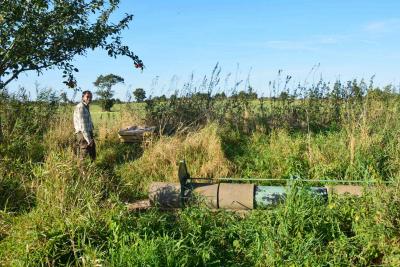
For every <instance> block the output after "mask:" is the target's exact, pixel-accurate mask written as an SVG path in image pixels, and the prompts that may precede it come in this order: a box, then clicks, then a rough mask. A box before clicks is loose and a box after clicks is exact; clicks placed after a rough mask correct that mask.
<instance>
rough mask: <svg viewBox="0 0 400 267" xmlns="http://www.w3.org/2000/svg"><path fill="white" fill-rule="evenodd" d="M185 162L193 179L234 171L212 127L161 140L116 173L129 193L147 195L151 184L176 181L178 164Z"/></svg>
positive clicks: (222, 174) (215, 129)
mask: <svg viewBox="0 0 400 267" xmlns="http://www.w3.org/2000/svg"><path fill="white" fill-rule="evenodd" d="M183 159H185V160H187V162H188V167H189V172H190V173H191V175H192V176H193V177H210V176H213V175H214V176H217V177H218V176H227V175H228V174H229V173H230V171H231V165H230V163H229V161H228V160H227V159H226V158H225V156H224V153H223V151H222V147H221V140H220V137H219V136H218V134H217V126H216V125H214V124H212V125H209V126H207V127H206V128H204V129H202V130H200V131H199V132H196V133H192V134H189V135H187V136H185V137H182V136H174V137H161V138H160V139H159V140H158V141H157V142H155V143H154V144H153V145H152V146H150V147H148V148H147V149H146V150H145V151H144V154H143V155H142V157H141V158H140V159H138V160H136V161H132V162H128V163H126V164H123V165H122V166H121V167H120V168H118V170H117V172H118V173H119V175H120V176H121V177H122V178H123V180H124V183H125V184H126V186H127V187H130V190H132V191H135V192H139V191H141V192H146V191H147V187H148V185H149V184H150V182H152V181H169V182H177V181H178V176H177V173H178V165H177V163H178V162H179V161H180V160H183Z"/></svg>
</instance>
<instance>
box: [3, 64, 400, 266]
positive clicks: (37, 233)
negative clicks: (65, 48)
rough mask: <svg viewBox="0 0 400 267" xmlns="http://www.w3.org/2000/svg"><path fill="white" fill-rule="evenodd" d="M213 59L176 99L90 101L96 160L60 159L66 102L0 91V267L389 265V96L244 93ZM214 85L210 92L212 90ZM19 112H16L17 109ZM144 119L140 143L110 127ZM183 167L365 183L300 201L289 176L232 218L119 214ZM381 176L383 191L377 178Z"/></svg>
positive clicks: (345, 89)
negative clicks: (223, 81) (154, 132)
mask: <svg viewBox="0 0 400 267" xmlns="http://www.w3.org/2000/svg"><path fill="white" fill-rule="evenodd" d="M219 75H220V70H219V68H218V66H217V67H216V68H215V69H214V71H213V73H212V75H211V77H210V78H205V80H204V81H203V83H202V85H201V86H198V87H196V86H195V85H193V84H190V83H188V84H187V85H185V86H186V87H185V88H184V89H185V90H183V91H184V92H185V93H184V94H181V95H180V94H179V93H177V94H176V95H175V96H174V97H172V98H170V99H151V101H149V102H148V103H147V105H146V106H142V104H141V105H140V106H138V105H136V104H123V105H120V106H118V108H121V109H120V110H118V111H114V112H111V113H102V112H97V111H96V106H93V107H92V109H91V112H92V115H93V118H94V120H95V126H96V141H97V144H98V159H97V160H96V162H94V163H88V162H83V163H82V162H79V161H77V159H76V158H75V156H74V154H73V143H74V137H73V130H72V121H71V120H72V107H71V106H68V105H65V106H59V104H58V102H57V101H56V100H55V95H54V94H51V93H49V92H48V93H45V92H43V93H42V94H41V98H40V99H37V100H36V101H31V100H30V99H29V98H28V97H27V96H26V94H25V93H24V92H23V91H21V92H20V94H19V95H18V94H17V95H12V94H10V93H8V92H2V97H1V106H0V111H1V113H0V114H1V130H2V131H1V133H2V137H3V139H2V140H1V143H0V156H1V159H0V207H1V209H0V210H1V211H0V265H2V266H3V265H4V266H59V265H62V266H76V265H78V266H81V265H82V266H100V265H101V266H149V265H150V266H177V265H184V266H196V265H207V266H231V265H234V266H282V265H284V266H286V265H293V266H299V265H305V266H320V265H323V266H325V265H333V266H337V265H339V266H353V265H355V266H370V265H386V266H397V265H399V264H400V246H399V239H400V220H399V218H400V209H399V207H400V205H399V204H400V198H399V195H400V194H399V192H400V183H399V181H400V180H399V177H400V167H399V166H400V164H399V163H400V156H399V155H400V153H399V152H400V145H399V141H400V139H399V136H400V135H399V133H400V127H399V125H400V124H399V116H398V113H399V107H400V99H399V96H398V94H397V93H396V92H393V87H387V88H385V89H383V90H381V89H379V88H376V87H374V86H373V85H372V84H369V85H367V84H366V83H365V82H357V81H351V82H349V83H344V84H342V83H339V82H337V83H335V84H333V85H332V86H331V85H330V84H329V83H325V82H324V81H319V82H318V83H316V84H315V85H310V86H303V85H296V86H291V85H290V78H289V77H286V79H285V81H284V83H283V85H278V84H279V83H278V82H277V83H275V84H273V83H271V85H270V86H271V89H272V90H275V92H276V93H275V96H271V97H268V98H266V97H264V98H260V97H258V98H257V97H256V96H255V95H254V91H252V88H251V87H249V86H246V88H245V90H243V91H240V90H238V88H239V85H240V82H235V84H234V85H233V87H232V88H230V90H231V91H230V92H226V94H225V95H223V94H221V92H220V90H219V80H220V78H219ZM216 92H217V93H218V95H216ZM21 114H22V115H21ZM144 123H148V124H149V123H152V124H153V123H154V124H155V126H158V130H159V131H158V133H160V135H158V136H157V137H156V138H155V139H154V140H153V142H152V144H151V145H149V146H146V147H144V146H140V145H135V144H121V143H119V140H118V137H117V130H118V129H119V128H122V127H125V126H128V125H130V124H144ZM181 159H186V160H187V162H188V164H189V168H190V172H191V174H192V175H193V176H200V177H201V176H203V177H212V176H214V177H220V176H234V177H264V178H289V177H292V176H299V177H303V178H310V179H319V178H324V179H339V180H340V179H346V180H348V179H350V180H375V181H377V182H378V185H377V186H375V187H365V190H366V194H364V195H363V196H362V197H360V198H355V197H349V196H347V197H338V196H332V197H330V199H329V200H328V202H325V201H323V200H321V199H319V198H313V197H312V196H310V195H309V194H307V193H305V191H303V190H302V188H303V187H305V186H306V185H302V184H298V186H296V187H292V188H291V190H290V191H289V194H288V197H287V199H286V202H285V203H282V204H280V205H278V206H277V207H275V208H271V209H267V210H255V211H252V212H250V213H248V214H247V215H246V216H240V215H238V214H235V213H231V212H226V211H218V212H212V211H209V210H207V209H205V208H203V207H193V208H187V209H184V210H180V211H175V212H161V211H159V210H157V209H156V208H153V209H150V210H149V211H146V212H129V211H127V209H126V208H125V202H126V201H132V200H136V199H138V198H142V197H146V195H147V186H148V185H149V183H150V182H151V181H177V165H176V163H177V161H178V160H181ZM389 180H390V181H392V182H393V184H392V185H391V186H390V187H386V186H381V185H379V182H380V181H389Z"/></svg>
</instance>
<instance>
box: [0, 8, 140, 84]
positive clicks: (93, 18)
mask: <svg viewBox="0 0 400 267" xmlns="http://www.w3.org/2000/svg"><path fill="white" fill-rule="evenodd" d="M119 2H120V0H108V1H104V0H30V1H22V0H2V1H1V2H0V89H2V88H4V87H5V86H6V85H7V84H8V83H10V82H11V81H13V80H15V79H17V78H18V76H19V75H20V74H21V73H23V72H25V71H29V70H33V71H36V72H37V73H38V74H41V73H42V72H43V70H47V69H53V68H57V69H61V70H62V71H63V78H65V79H66V81H64V83H65V84H67V86H69V87H71V88H73V87H75V86H76V80H75V78H74V76H73V74H74V72H77V71H78V69H77V68H75V67H74V66H73V65H72V63H71V62H72V60H73V58H74V57H75V56H76V55H85V54H86V52H87V50H88V49H91V50H94V49H95V48H101V49H104V50H106V51H107V53H108V55H109V56H111V57H114V58H115V57H117V56H120V55H122V56H127V57H129V58H131V59H132V60H133V62H134V66H135V67H136V68H140V69H143V68H144V66H143V62H142V61H141V60H140V59H139V58H138V57H137V56H136V55H135V54H134V53H133V52H131V51H130V49H129V48H128V46H125V45H123V44H122V41H121V37H120V34H121V31H122V30H123V29H125V28H127V27H128V24H129V22H130V21H131V20H132V18H133V15H130V14H125V15H124V17H123V18H122V19H121V20H119V21H117V22H116V23H115V22H111V21H110V16H111V15H112V13H113V12H114V11H115V10H116V9H117V7H118V4H119Z"/></svg>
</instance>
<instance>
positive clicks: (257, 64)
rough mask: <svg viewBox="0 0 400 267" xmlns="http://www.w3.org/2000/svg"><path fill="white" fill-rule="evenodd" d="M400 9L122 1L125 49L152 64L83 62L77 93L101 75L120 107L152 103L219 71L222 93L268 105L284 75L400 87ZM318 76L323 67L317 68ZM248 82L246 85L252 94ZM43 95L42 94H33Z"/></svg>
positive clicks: (282, 1) (30, 84)
mask: <svg viewBox="0 0 400 267" xmlns="http://www.w3.org/2000/svg"><path fill="white" fill-rule="evenodd" d="M399 10H400V1H394V0H391V1H388V0H386V1H385V0H381V1H361V0H347V1H342V0H336V1H322V0H318V1H317V0H314V1H304V0H298V1H294V0H293V1H289V0H263V1H261V0H259V1H255V0H253V1H239V0H230V1H228V0H218V1H217V0H214V1H210V0H203V1H183V0H179V1H178V0H169V1H161V0H157V1H155V0H147V1H137V0H121V4H120V8H119V10H118V12H117V14H115V17H116V18H118V17H120V16H121V14H123V13H132V14H134V15H135V17H134V20H133V21H132V23H131V24H130V28H129V29H127V30H125V31H124V32H123V33H122V36H123V40H124V42H125V43H126V44H128V45H129V46H130V47H131V49H132V50H133V51H134V52H135V53H137V54H138V55H139V56H140V57H141V59H142V60H143V61H144V63H145V66H146V68H145V69H144V71H143V72H140V71H138V70H136V69H135V68H134V67H133V64H132V62H130V61H129V60H128V59H126V58H117V59H113V58H109V57H108V56H107V55H106V53H105V52H104V51H97V50H96V51H93V52H89V53H88V54H87V56H86V57H77V58H76V60H75V62H74V63H75V65H76V66H77V67H78V68H79V69H80V72H79V73H78V75H77V80H78V84H79V85H80V86H81V87H82V88H83V89H89V90H93V91H95V88H94V87H93V84H92V83H93V81H94V80H95V79H96V77H97V76H98V75H100V74H108V73H114V74H117V75H120V76H122V77H124V78H125V84H124V85H120V86H116V87H115V91H116V97H119V98H121V99H125V98H126V94H127V91H128V92H131V91H132V90H133V89H135V88H138V87H142V88H144V89H145V90H146V92H147V94H151V95H160V94H167V95H168V94H170V93H172V91H173V90H174V89H175V88H178V89H180V88H182V85H183V84H184V83H185V82H187V81H188V80H189V77H190V75H191V73H194V81H195V83H196V82H197V83H200V81H201V79H202V78H203V76H204V75H209V74H210V73H211V71H212V69H213V67H214V66H215V64H216V63H217V62H219V65H220V66H221V67H222V73H221V80H223V81H224V80H225V77H227V75H228V74H229V73H231V76H230V78H229V79H228V81H227V82H226V83H224V82H221V84H220V85H221V89H220V90H224V89H227V90H228V91H229V87H231V86H232V84H233V83H234V81H235V80H246V79H247V77H249V81H250V84H251V85H252V86H253V87H254V88H255V90H256V91H257V92H258V93H259V94H261V95H269V91H268V90H269V89H268V82H269V81H272V80H276V79H278V78H277V73H278V70H280V69H281V70H283V72H282V73H283V76H285V75H291V76H292V77H293V78H292V82H291V84H292V85H295V84H297V83H298V82H300V83H305V82H307V83H312V82H313V81H315V80H318V79H319V77H321V76H322V77H323V78H324V80H326V81H332V82H333V81H335V80H336V79H341V80H342V81H346V80H348V79H354V78H357V79H361V78H365V79H367V80H369V79H370V77H371V76H372V75H376V76H375V83H376V84H377V85H380V86H382V85H385V84H389V83H392V84H394V85H396V86H397V85H399V84H400V49H399V46H400V45H399V44H400V13H399ZM314 66H318V67H316V68H313V67H314ZM36 81H37V82H38V83H39V84H40V86H41V87H51V88H54V89H55V90H58V91H68V90H67V89H66V88H65V87H64V85H63V84H62V79H61V74H60V72H58V71H48V72H44V74H43V75H42V76H39V77H38V76H37V75H36V74H35V73H33V72H32V73H29V74H24V75H22V76H21V77H20V79H19V80H17V81H16V82H13V83H12V84H10V86H9V87H10V88H11V89H15V88H17V87H18V86H20V85H21V86H24V87H26V88H28V89H30V90H32V92H33V88H34V83H35V82H36ZM244 84H245V83H244V82H243V83H242V85H243V87H244ZM32 94H34V93H32Z"/></svg>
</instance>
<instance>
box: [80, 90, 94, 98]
mask: <svg viewBox="0 0 400 267" xmlns="http://www.w3.org/2000/svg"><path fill="white" fill-rule="evenodd" d="M86 94H92V92H90V91H89V90H86V91H83V92H82V97H84V96H85V95H86Z"/></svg>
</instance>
